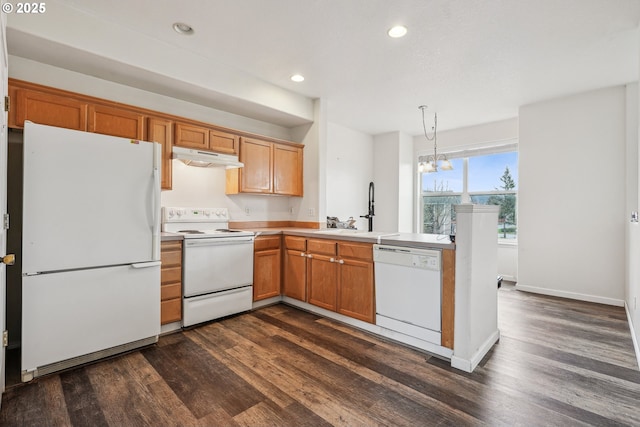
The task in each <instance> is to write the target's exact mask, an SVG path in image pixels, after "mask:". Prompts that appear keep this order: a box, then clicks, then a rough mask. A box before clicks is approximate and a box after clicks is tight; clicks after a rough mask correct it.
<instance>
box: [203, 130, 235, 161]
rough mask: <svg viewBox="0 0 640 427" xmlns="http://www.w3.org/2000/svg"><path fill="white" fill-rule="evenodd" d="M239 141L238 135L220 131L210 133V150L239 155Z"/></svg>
mask: <svg viewBox="0 0 640 427" xmlns="http://www.w3.org/2000/svg"><path fill="white" fill-rule="evenodd" d="M239 141H240V138H239V137H238V135H234V134H232V133H227V132H222V131H218V130H210V131H209V149H210V150H211V151H215V152H217V153H225V154H235V155H237V154H238V145H239Z"/></svg>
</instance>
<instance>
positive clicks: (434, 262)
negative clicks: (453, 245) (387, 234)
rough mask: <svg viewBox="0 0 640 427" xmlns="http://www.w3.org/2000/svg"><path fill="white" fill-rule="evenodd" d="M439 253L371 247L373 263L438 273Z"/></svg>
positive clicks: (404, 248) (429, 250) (388, 246)
mask: <svg viewBox="0 0 640 427" xmlns="http://www.w3.org/2000/svg"><path fill="white" fill-rule="evenodd" d="M440 256H441V251H439V250H437V249H416V248H406V247H402V246H390V245H373V261H374V262H379V263H382V264H393V265H400V266H405V267H413V268H419V269H423V270H434V271H440V269H441V263H440Z"/></svg>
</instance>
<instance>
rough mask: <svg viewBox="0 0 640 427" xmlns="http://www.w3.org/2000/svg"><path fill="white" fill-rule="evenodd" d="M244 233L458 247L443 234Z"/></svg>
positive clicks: (172, 236)
mask: <svg viewBox="0 0 640 427" xmlns="http://www.w3.org/2000/svg"><path fill="white" fill-rule="evenodd" d="M242 230H243V231H251V232H253V233H255V235H256V236H268V235H278V234H285V235H289V236H301V237H308V238H314V239H332V240H346V241H351V242H363V243H379V244H383V245H394V246H402V247H407V248H417V249H430V248H436V249H455V248H456V245H455V244H454V243H451V242H450V241H449V236H447V235H441V234H421V233H389V232H382V231H371V232H368V231H365V230H349V229H340V228H323V229H314V228H299V227H275V228H243V229H242ZM160 239H161V241H163V242H166V241H171V240H183V236H182V235H181V234H177V233H169V232H166V231H163V232H161V233H160Z"/></svg>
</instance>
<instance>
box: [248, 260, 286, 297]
mask: <svg viewBox="0 0 640 427" xmlns="http://www.w3.org/2000/svg"><path fill="white" fill-rule="evenodd" d="M280 253H281V252H280V249H269V250H266V251H258V252H256V253H254V256H253V300H254V301H258V300H261V299H266V298H271V297H276V296H278V295H280V268H281V267H280Z"/></svg>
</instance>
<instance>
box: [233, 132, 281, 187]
mask: <svg viewBox="0 0 640 427" xmlns="http://www.w3.org/2000/svg"><path fill="white" fill-rule="evenodd" d="M240 161H241V162H242V163H244V167H243V168H240V169H239V172H240V192H242V193H272V192H273V175H272V172H273V170H272V165H273V144H272V143H270V142H266V141H260V140H259V139H250V138H241V140H240Z"/></svg>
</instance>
